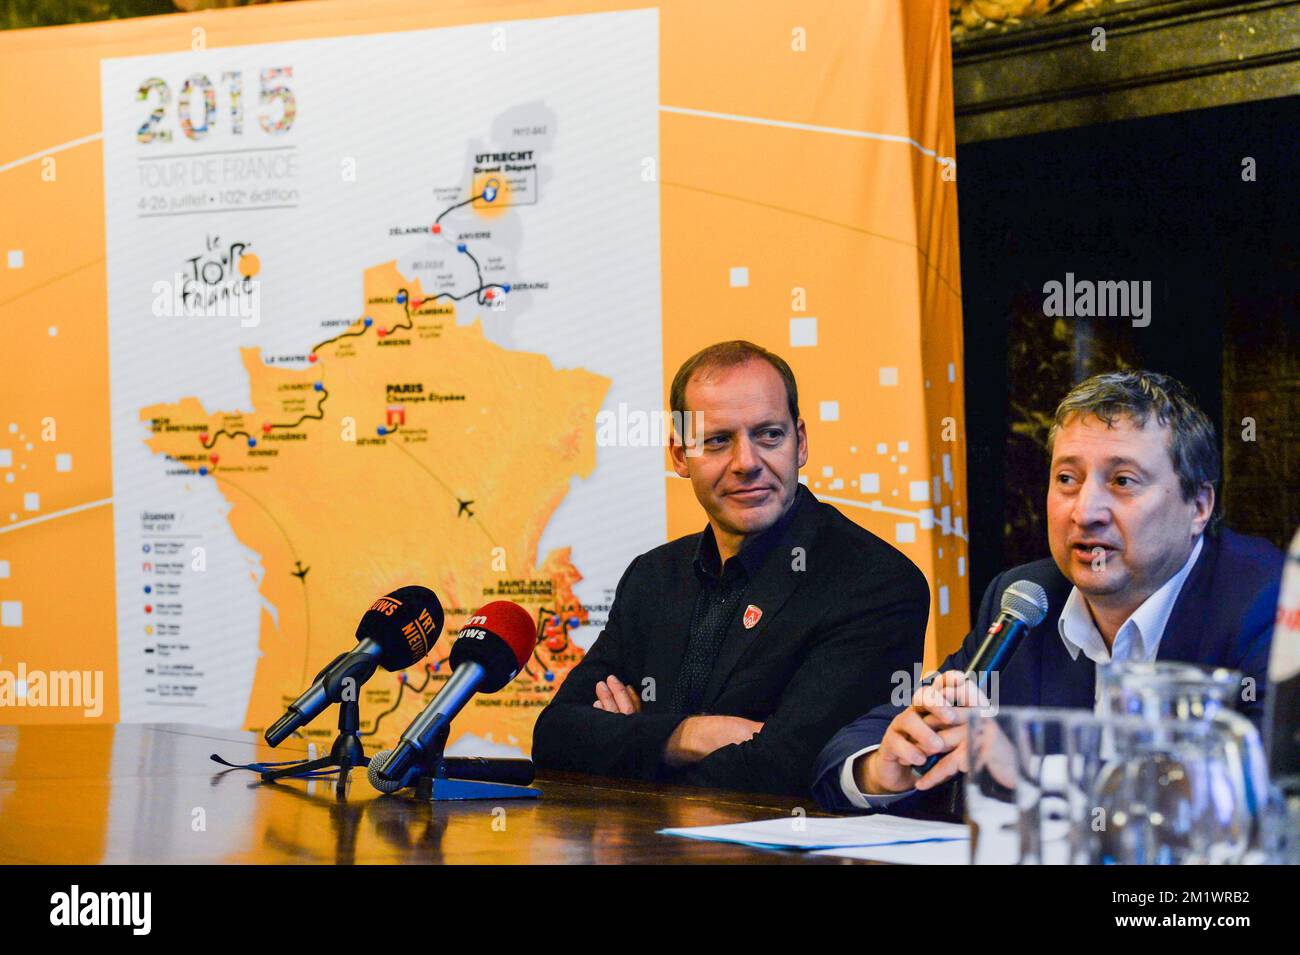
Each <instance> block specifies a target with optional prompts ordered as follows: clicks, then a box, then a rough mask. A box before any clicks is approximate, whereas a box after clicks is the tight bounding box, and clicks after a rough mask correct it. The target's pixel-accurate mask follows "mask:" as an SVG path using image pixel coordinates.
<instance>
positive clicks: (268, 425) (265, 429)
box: [262, 421, 271, 434]
mask: <svg viewBox="0 0 1300 955" xmlns="http://www.w3.org/2000/svg"><path fill="white" fill-rule="evenodd" d="M262 433H263V434H270V433H271V423H270V422H269V421H268V422H267V423H266V424H264V425H262Z"/></svg>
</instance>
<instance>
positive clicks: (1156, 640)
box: [840, 537, 1204, 809]
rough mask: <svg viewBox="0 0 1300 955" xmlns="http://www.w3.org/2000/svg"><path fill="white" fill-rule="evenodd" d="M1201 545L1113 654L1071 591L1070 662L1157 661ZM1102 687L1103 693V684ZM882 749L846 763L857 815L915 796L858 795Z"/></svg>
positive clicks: (1136, 614)
mask: <svg viewBox="0 0 1300 955" xmlns="http://www.w3.org/2000/svg"><path fill="white" fill-rule="evenodd" d="M1202 544H1204V539H1203V538H1202V537H1198V538H1197V539H1196V546H1195V547H1193V548H1192V553H1191V556H1189V557H1188V558H1187V562H1186V563H1185V564H1183V567H1182V569H1181V570H1180V571H1178V573H1176V574H1174V575H1173V576H1172V577H1170V578H1169V579H1168V580H1166V581H1165V582H1164V584H1163V585H1161V587H1160V589H1159V590H1157V591H1156V592H1155V593H1153V594H1152V595H1151V596H1150V597H1148V598H1147V599H1146V600H1144V601H1142V605H1141V606H1140V607H1138V608H1137V609H1136V610H1134V611H1133V613H1132V614H1131V615H1130V616H1129V618H1128V619H1127V620H1125V621H1124V622H1123V623H1122V624H1120V628H1119V630H1117V631H1116V632H1115V642H1114V644H1113V646H1112V647H1110V648H1109V649H1108V648H1107V647H1106V641H1105V640H1103V639H1102V636H1101V631H1099V630H1098V629H1097V624H1096V623H1095V622H1094V621H1093V619H1092V612H1091V611H1090V610H1089V609H1088V604H1087V602H1086V601H1085V600H1084V597H1083V594H1081V593H1080V592H1079V588H1078V587H1072V588H1071V589H1070V595H1069V596H1068V597H1066V598H1065V606H1064V607H1062V608H1061V616H1060V617H1059V618H1057V621H1056V629H1057V630H1058V631H1059V632H1060V635H1061V640H1062V641H1063V642H1064V643H1065V649H1066V650H1067V651H1069V654H1070V659H1072V660H1077V659H1079V654H1080V653H1083V655H1084V656H1086V657H1087V658H1088V659H1089V660H1091V661H1092V662H1093V663H1095V664H1096V665H1097V666H1099V667H1100V666H1109V665H1110V664H1111V663H1114V662H1116V661H1120V662H1123V661H1128V660H1137V661H1141V662H1143V663H1150V662H1151V661H1152V660H1154V659H1155V658H1156V653H1157V652H1158V651H1159V649H1160V640H1161V639H1162V638H1163V637H1164V635H1165V624H1167V623H1168V622H1169V615H1170V614H1171V613H1173V610H1174V604H1175V603H1176V602H1177V601H1178V595H1179V593H1181V592H1182V589H1183V584H1184V583H1185V582H1186V581H1187V576H1188V575H1189V574H1190V573H1191V572H1192V567H1194V566H1195V564H1196V559H1197V558H1198V557H1200V556H1201V546H1202ZM1098 686H1099V687H1100V683H1099V684H1098ZM879 748H880V747H879V744H877V745H875V746H867V747H864V748H863V749H860V750H858V751H857V752H856V753H854V754H853V755H852V756H850V757H849V758H848V759H846V760H845V761H844V765H843V766H842V767H841V769H840V789H841V790H843V792H844V795H845V797H846V798H847V799H848V800H849V802H851V803H852V804H853V805H855V806H857V807H858V808H859V809H883V808H884V807H885V806H887V805H889V804H890V803H891V802H894V801H895V800H898V799H901V798H903V797H904V796H910V795H911V794H912V792H913V790H910V789H909V790H907V791H906V792H901V793H888V794H881V795H874V794H873V795H868V794H867V793H864V792H862V791H861V790H859V789H858V783H857V780H855V779H854V778H853V764H854V763H855V762H856V761H857V759H858V757H859V756H865V755H866V754H867V753H870V752H872V751H873V750H876V749H879Z"/></svg>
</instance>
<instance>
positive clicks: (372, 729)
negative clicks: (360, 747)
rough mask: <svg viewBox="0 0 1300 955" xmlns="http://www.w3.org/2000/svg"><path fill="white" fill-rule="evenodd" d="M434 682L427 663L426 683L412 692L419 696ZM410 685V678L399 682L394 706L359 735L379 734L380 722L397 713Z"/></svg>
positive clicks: (412, 689)
mask: <svg viewBox="0 0 1300 955" xmlns="http://www.w3.org/2000/svg"><path fill="white" fill-rule="evenodd" d="M432 680H433V671H432V670H430V669H429V665H428V664H427V663H426V664H425V666H424V682H423V683H421V684H420V685H419V686H418V687H414V686H412V687H411V691H412V692H414V693H417V694H420V693H423V692H424V690H425V687H427V686H428V685H429V683H430V682H431V681H432ZM410 683H411V681H410V679H409V678H408V679H405V680H399V681H398V684H397V699H396V700H394V701H393V705H392V706H390V707H389V708H388V709H386V710H384V712H382V713H380V714H379V715H378V716H376V717H375V722H374V724H373V725H372V726H371V727H370V729H368V730H362V731H360V732H358V733H357V735H358V736H374V735H375V734H376V733H378V732H379V723H380V721H382V720H383V718H384V717H385V716H387V715H388V714H389V713H396V712H397V708H398V707H399V706H401V705H402V696H403V694H405V693H406V688H407V687H408V686H410Z"/></svg>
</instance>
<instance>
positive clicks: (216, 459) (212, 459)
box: [208, 454, 221, 464]
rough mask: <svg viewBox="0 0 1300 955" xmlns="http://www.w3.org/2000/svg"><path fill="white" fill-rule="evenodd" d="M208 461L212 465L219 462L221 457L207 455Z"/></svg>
mask: <svg viewBox="0 0 1300 955" xmlns="http://www.w3.org/2000/svg"><path fill="white" fill-rule="evenodd" d="M208 460H209V461H211V462H212V463H213V464H216V463H217V462H218V461H220V460H221V455H219V454H209V455H208Z"/></svg>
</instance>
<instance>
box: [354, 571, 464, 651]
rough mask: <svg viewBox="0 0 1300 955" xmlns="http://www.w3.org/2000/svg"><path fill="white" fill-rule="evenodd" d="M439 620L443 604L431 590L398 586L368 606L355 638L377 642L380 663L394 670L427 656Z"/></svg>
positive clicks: (438, 625)
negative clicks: (379, 651) (379, 649)
mask: <svg viewBox="0 0 1300 955" xmlns="http://www.w3.org/2000/svg"><path fill="white" fill-rule="evenodd" d="M442 622H443V615H442V604H441V603H439V602H438V597H437V595H436V594H434V592H433V591H432V590H430V589H429V588H428V587H420V586H418V585H411V586H409V587H399V588H397V589H396V590H394V591H393V592H392V593H391V594H388V595H387V596H384V597H380V598H379V599H378V600H376V601H375V602H374V603H373V604H371V605H370V609H369V610H367V611H366V612H365V615H364V616H362V618H361V623H360V624H358V625H357V639H358V640H373V641H375V643H377V644H379V645H380V647H382V648H383V652H382V655H381V656H380V658H379V665H380V666H382V667H383V668H384V669H385V670H390V671H394V672H395V671H397V670H405V669H406V668H407V667H409V666H410V665H411V664H413V663H417V662H419V661H420V660H423V659H424V658H425V657H426V656H428V654H429V651H430V650H432V649H433V645H434V644H435V643H437V641H438V636H439V634H441V633H442Z"/></svg>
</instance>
